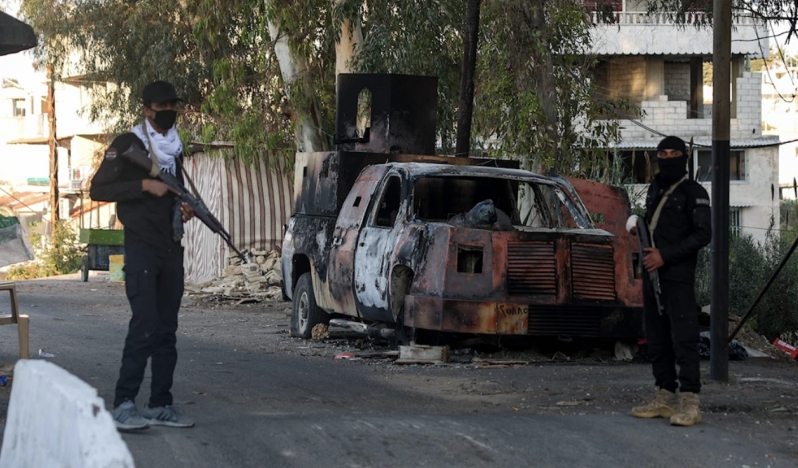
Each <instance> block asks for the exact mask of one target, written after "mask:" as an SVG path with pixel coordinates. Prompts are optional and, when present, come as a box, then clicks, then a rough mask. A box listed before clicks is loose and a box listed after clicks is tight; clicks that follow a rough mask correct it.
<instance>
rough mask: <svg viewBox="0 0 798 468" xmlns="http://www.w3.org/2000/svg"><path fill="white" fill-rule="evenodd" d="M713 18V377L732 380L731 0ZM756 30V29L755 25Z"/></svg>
mask: <svg viewBox="0 0 798 468" xmlns="http://www.w3.org/2000/svg"><path fill="white" fill-rule="evenodd" d="M714 2H715V3H714V5H713V6H714V12H713V15H712V37H713V49H712V50H713V51H712V63H713V68H714V70H713V75H714V76H713V79H712V92H713V96H712V304H711V316H710V317H711V318H710V342H711V344H710V363H709V371H710V376H711V377H712V378H713V379H715V380H721V381H726V380H729V345H728V342H727V337H728V336H729V156H730V142H729V137H730V136H729V133H730V129H729V127H730V115H731V114H730V109H729V99H730V97H731V96H730V95H729V83H731V79H730V73H729V71H730V67H731V18H732V15H731V13H732V12H731V1H730V0H714ZM755 27H756V26H755Z"/></svg>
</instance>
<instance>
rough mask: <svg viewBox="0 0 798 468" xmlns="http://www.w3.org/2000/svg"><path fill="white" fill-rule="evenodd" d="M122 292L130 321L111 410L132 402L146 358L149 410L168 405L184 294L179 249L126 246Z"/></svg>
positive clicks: (178, 245)
mask: <svg viewBox="0 0 798 468" xmlns="http://www.w3.org/2000/svg"><path fill="white" fill-rule="evenodd" d="M125 292H126V293H127V297H128V301H130V309H131V311H132V313H133V316H132V317H131V319H130V325H129V328H128V333H127V339H125V349H124V351H123V353H122V368H121V369H120V371H119V380H118V381H117V383H116V395H115V397H114V407H117V406H119V405H121V404H122V403H123V402H124V401H125V400H131V401H135V398H136V395H138V393H139V388H140V387H141V382H142V381H143V380H144V370H145V368H146V367H147V360H148V359H151V360H152V367H151V370H152V386H151V389H150V400H149V406H150V407H158V406H165V405H171V404H172V393H171V392H170V390H171V388H172V378H173V375H174V371H175V365H176V364H177V348H176V346H175V345H176V343H177V336H176V332H177V313H178V311H179V310H180V300H181V298H182V296H183V248H182V247H181V246H180V244H179V243H175V244H173V245H171V246H169V248H163V249H159V250H156V249H153V248H152V247H151V246H148V245H145V244H142V243H139V242H125Z"/></svg>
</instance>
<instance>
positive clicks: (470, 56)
mask: <svg viewBox="0 0 798 468" xmlns="http://www.w3.org/2000/svg"><path fill="white" fill-rule="evenodd" d="M480 3H481V0H468V12H467V14H466V27H465V35H464V37H463V68H462V71H461V73H460V109H459V111H458V115H457V143H456V145H455V150H454V152H455V156H468V155H469V153H470V152H471V117H472V115H473V114H474V73H475V70H476V66H477V42H478V40H479V4H480Z"/></svg>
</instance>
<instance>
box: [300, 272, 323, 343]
mask: <svg viewBox="0 0 798 468" xmlns="http://www.w3.org/2000/svg"><path fill="white" fill-rule="evenodd" d="M320 323H323V324H328V323H330V316H329V315H328V314H327V312H324V311H323V310H321V309H320V308H319V306H317V305H316V297H315V296H314V295H313V280H312V279H311V276H310V273H305V274H304V275H302V276H300V277H299V281H297V285H296V289H295V290H294V301H293V313H292V314H291V336H296V337H299V338H304V339H306V340H308V339H310V338H311V336H312V335H313V327H315V326H316V325H318V324H320Z"/></svg>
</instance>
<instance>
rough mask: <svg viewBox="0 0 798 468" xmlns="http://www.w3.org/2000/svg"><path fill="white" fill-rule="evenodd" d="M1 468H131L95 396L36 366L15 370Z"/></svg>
mask: <svg viewBox="0 0 798 468" xmlns="http://www.w3.org/2000/svg"><path fill="white" fill-rule="evenodd" d="M0 466H2V467H6V466H7V467H21V468H22V467H31V468H33V467H48V468H133V466H134V464H133V457H132V456H131V454H130V451H129V450H128V449H127V445H125V442H124V441H123V440H122V438H121V437H120V436H119V433H118V432H117V431H116V427H114V422H113V420H112V419H111V414H110V413H109V412H108V411H106V410H105V403H104V402H103V400H102V399H101V398H100V397H99V396H97V390H96V389H95V388H93V387H92V386H90V385H89V384H87V383H86V382H84V381H82V380H80V379H79V378H77V377H75V376H74V375H72V374H70V373H69V372H67V371H65V370H64V369H62V368H60V367H58V366H56V365H55V364H51V363H49V362H46V361H40V360H20V361H18V362H17V364H16V366H15V367H14V380H13V387H12V389H11V401H10V403H9V405H8V418H7V422H6V429H5V434H4V435H3V448H2V452H0Z"/></svg>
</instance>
